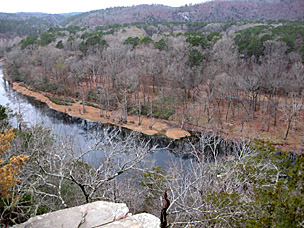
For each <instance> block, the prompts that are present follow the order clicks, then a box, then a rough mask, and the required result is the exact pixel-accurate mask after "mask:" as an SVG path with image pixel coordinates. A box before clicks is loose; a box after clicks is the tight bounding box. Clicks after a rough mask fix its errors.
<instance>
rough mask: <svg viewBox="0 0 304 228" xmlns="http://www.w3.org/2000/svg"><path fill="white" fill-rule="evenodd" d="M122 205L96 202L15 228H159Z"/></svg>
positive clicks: (151, 217)
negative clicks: (131, 213)
mask: <svg viewBox="0 0 304 228" xmlns="http://www.w3.org/2000/svg"><path fill="white" fill-rule="evenodd" d="M128 212H129V208H128V207H127V205H126V204H124V203H111V202H105V201H97V202H94V203H89V204H85V205H81V206H78V207H72V208H68V209H64V210H59V211H55V212H51V213H48V214H44V215H39V216H36V217H33V218H30V219H29V220H28V221H27V222H25V223H22V224H19V225H15V226H14V227H15V228H21V227H22V228H49V227H52V228H57V227H58V228H93V227H94V228H97V227H105V228H124V227H126V228H127V227H128V228H159V225H160V221H159V219H158V218H157V217H155V216H154V215H151V214H147V213H142V214H137V215H130V214H128Z"/></svg>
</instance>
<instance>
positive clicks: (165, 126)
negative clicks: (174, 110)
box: [12, 82, 190, 139]
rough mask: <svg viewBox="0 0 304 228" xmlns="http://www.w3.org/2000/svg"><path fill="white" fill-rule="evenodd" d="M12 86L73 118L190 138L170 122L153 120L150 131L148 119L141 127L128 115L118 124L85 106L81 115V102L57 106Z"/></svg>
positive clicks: (145, 118)
mask: <svg viewBox="0 0 304 228" xmlns="http://www.w3.org/2000/svg"><path fill="white" fill-rule="evenodd" d="M12 85H13V89H14V90H15V91H17V92H19V93H21V94H23V95H26V96H30V97H33V98H35V99H36V100H39V101H41V102H43V103H45V104H47V105H48V107H49V108H50V109H53V110H56V111H59V112H63V113H66V114H68V115H70V116H73V117H78V118H82V119H86V120H89V121H95V122H100V123H103V124H104V123H107V124H112V125H116V126H120V127H123V128H127V129H130V130H134V131H138V132H141V133H144V134H147V135H165V136H167V137H169V138H173V139H180V138H184V137H186V136H190V133H189V132H188V131H185V130H183V129H181V128H179V127H178V126H177V125H176V124H174V123H171V122H170V121H163V120H158V119H153V126H152V129H150V128H149V126H150V125H151V124H150V121H151V119H150V118H147V117H145V116H142V117H141V118H143V120H142V122H141V125H140V126H138V124H137V123H138V116H134V115H130V116H128V123H119V122H118V121H117V120H115V119H114V120H113V118H109V119H108V118H105V116H106V113H105V111H104V110H100V109H98V108H95V107H91V106H86V107H85V108H86V112H85V113H83V111H82V104H81V101H76V102H75V103H72V104H71V106H69V107H67V106H65V105H57V104H55V103H53V102H52V101H50V99H49V98H48V97H46V96H45V95H46V94H43V93H40V92H35V91H31V90H29V89H28V88H26V87H24V86H21V84H20V83H17V82H14V83H13V84H12Z"/></svg>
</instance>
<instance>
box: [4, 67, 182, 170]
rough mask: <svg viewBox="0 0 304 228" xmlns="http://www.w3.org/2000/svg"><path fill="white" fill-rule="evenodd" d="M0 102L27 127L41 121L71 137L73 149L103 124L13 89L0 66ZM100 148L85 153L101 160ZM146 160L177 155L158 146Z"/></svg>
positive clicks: (163, 162)
mask: <svg viewBox="0 0 304 228" xmlns="http://www.w3.org/2000/svg"><path fill="white" fill-rule="evenodd" d="M0 104H1V105H3V106H6V105H8V107H9V108H10V109H11V110H13V112H14V113H18V114H22V122H23V123H25V124H26V125H27V126H28V127H32V126H36V125H42V126H43V127H46V128H49V129H50V130H51V131H52V132H53V133H55V134H58V135H59V136H60V137H65V138H69V139H71V140H73V143H74V145H75V148H76V149H79V150H82V151H84V150H86V149H87V145H88V144H90V143H92V140H93V136H94V137H95V136H96V132H102V128H103V126H102V125H100V124H96V123H94V122H90V121H86V120H82V119H79V118H74V117H71V116H68V115H66V114H64V113H60V112H57V111H54V110H51V109H49V108H48V107H47V105H45V104H43V103H41V102H39V101H36V100H35V99H33V98H29V97H26V96H23V95H21V94H19V93H17V92H15V91H14V90H12V88H11V86H10V85H9V84H8V82H5V81H4V80H3V73H2V69H1V66H0ZM18 122H19V121H18V119H17V118H16V117H15V118H14V119H13V120H12V125H13V127H15V128H17V127H18ZM102 157H103V152H102V151H100V150H98V151H94V153H90V155H87V156H86V160H87V161H88V162H90V163H94V162H95V161H100V159H102ZM149 160H155V161H156V163H155V164H156V165H160V166H163V167H165V166H166V165H167V162H168V161H172V160H173V161H177V160H180V158H179V157H178V156H177V155H176V154H172V153H170V152H169V151H168V150H159V151H157V152H154V153H151V154H150V155H149Z"/></svg>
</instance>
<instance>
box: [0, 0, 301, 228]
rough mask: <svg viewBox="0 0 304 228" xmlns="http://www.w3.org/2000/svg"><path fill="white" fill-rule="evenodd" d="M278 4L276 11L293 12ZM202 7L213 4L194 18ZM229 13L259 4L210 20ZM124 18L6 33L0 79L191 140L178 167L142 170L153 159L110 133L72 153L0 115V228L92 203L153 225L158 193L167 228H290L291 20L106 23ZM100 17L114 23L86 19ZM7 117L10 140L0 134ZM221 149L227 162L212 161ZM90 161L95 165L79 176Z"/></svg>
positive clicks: (295, 148) (296, 201)
mask: <svg viewBox="0 0 304 228" xmlns="http://www.w3.org/2000/svg"><path fill="white" fill-rule="evenodd" d="M288 3H292V4H289V5H290V7H291V8H290V10H291V9H292V10H294V8H292V7H293V6H296V4H302V3H301V2H299V1H290V2H288ZM213 4H218V5H220V3H219V2H209V3H206V4H202V5H199V6H201V7H207V6H210V7H211V6H212V5H213ZM229 4H230V5H229ZM234 4H237V6H240V5H241V6H244V7H245V6H246V7H248V4H251V6H258V5H264V4H265V3H263V1H255V2H254V3H252V2H242V1H240V2H239V1H237V2H235V1H233V2H224V4H223V5H221V6H220V7H217V8H215V9H218V10H219V9H222V8H221V7H224V8H225V7H226V6H227V5H228V6H231V5H234ZM267 4H268V5H269V7H270V5H271V4H277V5H280V6H281V7H283V6H286V1H271V3H269V2H268V3H267ZM293 4H294V5H293ZM264 6H265V5H264ZM298 6H299V5H298ZM300 6H301V5H300ZM138 7H139V8H140V9H141V11H140V15H145V17H146V16H149V15H148V14H145V10H143V9H149V8H150V7H151V8H153V7H160V8H162V10H163V11H162V10H159V11H155V12H156V13H157V14H161V13H162V12H163V14H165V12H166V11H165V9H166V10H171V11H172V12H173V14H172V15H175V14H174V13H176V12H177V10H181V9H185V8H190V9H195V6H185V7H181V8H178V9H172V8H169V7H164V6H138ZM196 8H197V9H198V8H199V7H196ZM253 8H254V7H253ZM131 9H136V7H122V8H113V9H108V10H105V11H103V10H102V11H96V12H90V13H85V14H77V15H75V16H72V17H66V18H67V19H62V18H61V17H57V16H56V17H55V16H54V18H55V19H56V18H57V19H58V20H61V22H60V23H62V24H59V23H57V22H56V23H55V24H52V23H51V24H47V23H49V22H47V23H46V24H44V22H43V23H42V24H40V23H41V22H39V23H37V24H35V23H36V22H35V23H34V25H33V27H35V28H37V27H36V26H38V27H39V26H40V25H43V26H44V25H46V26H47V28H43V29H42V30H39V31H38V30H37V32H30V33H28V34H25V33H22V34H21V33H20V34H18V32H17V34H16V30H7V28H9V27H6V28H5V29H6V30H5V31H12V32H8V33H5V34H7V37H6V40H5V41H3V40H4V39H2V43H0V44H1V45H0V51H1V56H5V57H6V58H7V59H6V61H5V65H4V67H3V70H4V75H5V78H6V79H7V80H9V81H11V82H15V83H20V84H21V85H22V86H24V87H27V88H28V89H30V90H32V91H39V92H41V93H42V94H44V95H45V96H47V97H48V98H49V99H50V100H51V101H52V102H54V103H57V104H61V105H65V106H66V107H67V110H68V107H69V106H70V105H71V104H72V103H74V102H79V103H80V104H81V105H82V108H81V110H79V112H80V113H85V112H86V108H87V107H88V106H93V107H95V108H97V109H100V110H103V112H102V111H100V118H101V119H109V120H111V121H112V122H115V123H117V125H119V124H122V123H123V124H129V123H130V118H129V117H130V115H136V116H137V119H138V121H137V122H136V123H135V124H137V125H141V124H142V122H141V121H142V119H143V117H145V118H150V119H151V121H150V125H149V126H148V127H149V128H151V129H153V127H154V126H153V125H154V120H155V119H160V120H169V121H171V123H173V124H174V125H176V126H178V127H180V128H185V129H187V130H196V132H197V135H198V136H197V137H198V138H197V139H198V142H197V141H195V142H194V141H191V139H190V138H189V141H188V142H187V143H188V145H190V148H192V149H191V152H190V154H189V157H191V159H189V160H187V162H183V161H181V162H180V163H176V162H175V163H173V162H171V161H168V163H167V164H168V165H167V166H166V167H158V166H155V163H154V162H153V161H151V159H149V154H150V153H154V152H157V151H158V150H160V149H162V148H159V147H158V145H154V144H152V143H151V142H149V140H148V141H147V139H146V138H145V137H144V138H142V137H140V134H139V133H136V132H131V133H130V134H126V135H124V136H122V135H121V134H120V131H119V130H118V129H115V128H108V129H99V131H95V132H94V133H92V135H90V137H91V139H92V140H89V141H88V142H87V143H88V145H87V146H86V147H85V148H78V147H77V146H75V145H76V144H75V142H74V140H73V138H72V136H71V138H69V137H65V138H64V137H58V136H56V135H54V134H52V132H50V130H48V129H44V128H43V127H41V126H31V127H29V126H28V127H26V126H23V125H22V124H21V123H22V115H20V114H22V112H20V113H18V114H14V113H12V112H10V110H9V108H8V107H3V106H0V120H1V122H0V127H1V128H0V133H1V134H0V170H1V172H0V193H1V201H0V213H1V217H0V219H1V220H0V221H1V222H0V223H1V225H0V226H4V227H5V226H6V225H7V224H10V225H12V224H14V223H20V222H23V221H25V220H27V219H28V218H29V217H32V216H35V215H37V214H43V213H47V212H50V211H54V210H58V209H62V208H67V207H72V206H75V205H80V204H83V203H88V202H92V201H95V200H109V201H114V202H125V203H127V204H128V207H129V208H130V209H131V212H132V213H138V212H149V213H152V214H155V215H156V216H159V215H160V211H161V209H162V207H161V203H160V197H161V196H163V194H164V192H165V191H166V192H167V193H168V197H169V199H170V201H171V205H170V207H169V208H168V210H167V212H168V216H167V219H168V223H169V224H171V226H170V227H303V225H304V217H303V214H304V201H303V195H304V192H303V189H304V186H303V184H304V180H303V177H304V175H303V164H304V162H303V156H302V150H303V143H304V142H303V132H304V119H303V118H304V113H303V105H304V99H303V89H304V66H303V63H304V23H303V21H287V20H256V21H242V20H239V21H217V22H206V21H198V22H195V21H194V19H193V18H195V17H194V16H193V15H195V14H185V13H184V12H183V13H180V14H178V13H176V15H177V16H178V17H182V18H184V19H183V20H186V19H187V18H192V19H191V20H192V21H175V22H167V21H166V20H163V19H162V18H161V17H160V16H159V18H158V20H163V21H162V22H156V21H155V19H153V18H152V17H149V20H148V19H147V20H148V21H146V20H141V19H138V21H137V20H135V21H132V20H131V21H129V19H128V18H127V17H128V15H129V14H124V15H125V16H126V18H124V20H125V21H123V22H121V21H116V23H117V24H113V23H112V22H113V20H114V19H113V18H118V17H115V15H116V13H118V12H120V11H121V10H131ZM229 9H231V8H229ZM237 9H240V8H237ZM264 9H265V10H267V7H264ZM298 10H299V11H301V10H303V7H302V8H301V7H299V8H298ZM194 11H195V10H194ZM102 12H104V13H105V14H108V15H110V16H111V15H112V16H113V15H114V16H113V18H111V17H110V16H109V17H108V21H107V17H105V18H103V19H100V17H99V16H100V15H102ZM191 12H192V11H191ZM221 12H223V11H219V12H218V13H219V14H220V13H221ZM264 12H265V11H264ZM271 12H272V14H267V15H273V14H274V13H275V12H277V11H271ZM286 12H290V11H286ZM94 15H95V16H94ZM120 15H121V14H120ZM168 15H169V14H168ZM197 15H202V14H200V13H199V12H197ZM222 15H223V16H224V15H225V14H224V13H222ZM238 15H239V14H238ZM249 15H250V14H249ZM303 15H304V14H302V16H303ZM6 16H7V15H6ZM40 16H41V15H40ZM44 16H45V15H42V16H41V17H44ZM133 16H134V17H136V16H139V15H138V14H133ZM60 18H61V19H60ZM85 18H91V19H92V18H93V19H94V20H93V19H92V21H93V22H94V23H93V22H92V23H89V22H88V21H90V20H91V19H90V20H87V19H85ZM215 18H217V17H215ZM261 18H262V19H265V18H263V17H260V16H259V19H261ZM279 18H281V16H279ZM279 18H272V19H279ZM287 18H288V17H287ZM55 19H54V20H55ZM150 19H151V20H150ZM246 19H248V18H246ZM253 19H255V18H253ZM291 19H301V18H291ZM14 20H15V19H14ZM42 20H44V19H43V18H42ZM78 20H79V21H82V22H84V23H83V24H82V23H78ZM99 20H101V21H99ZM168 20H172V21H174V18H173V19H171V18H169V19H168ZM187 20H188V19H187ZM195 20H202V18H197V19H195ZM220 20H228V18H221V19H220ZM10 23H12V24H11V25H14V23H15V22H14V21H10V22H9V23H6V24H10ZM1 25H2V24H1ZM63 25H66V26H63ZM21 27H22V26H21ZM1 28H2V27H1ZM26 31H27V29H26ZM29 31H30V30H29ZM33 31H34V30H33ZM24 35H28V36H24ZM13 118H15V119H16V120H17V121H20V124H21V125H19V126H22V127H21V128H20V129H19V130H17V129H11V125H10V121H11V120H12V119H13ZM130 124H131V123H130ZM132 124H134V123H132ZM10 129H11V130H10ZM206 132H208V134H205V133H206ZM227 137H228V138H229V137H230V139H231V138H233V139H234V141H233V143H231V142H230V143H231V144H229V142H228V141H226V139H227ZM259 139H260V140H259ZM227 144H229V148H230V149H229V151H222V150H221V149H220V148H222V146H223V145H227ZM274 144H275V145H276V146H278V145H279V146H282V147H283V148H284V150H285V151H287V152H280V150H279V149H278V148H277V147H275V146H274ZM284 146H287V147H284ZM226 148H227V147H226ZM94 151H102V152H103V153H104V157H103V159H100V160H99V161H96V163H94V164H88V163H87V160H86V157H88V156H90V154H91V153H94ZM290 152H296V153H290ZM134 180H137V181H134ZM138 196H140V197H138Z"/></svg>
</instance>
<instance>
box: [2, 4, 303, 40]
mask: <svg viewBox="0 0 304 228" xmlns="http://www.w3.org/2000/svg"><path fill="white" fill-rule="evenodd" d="M279 19H285V20H303V19H304V1H302V0H271V1H266V0H255V1H246V0H233V1H229V0H228V1H222V0H218V1H209V2H205V3H201V4H196V5H189V6H188V5H185V6H182V7H169V6H164V5H138V6H132V7H114V8H108V9H102V10H94V11H90V12H85V13H67V14H60V15H59V14H45V13H16V14H12V13H0V34H2V35H5V36H10V37H11V36H14V35H19V36H24V35H33V34H39V33H42V32H44V31H46V30H47V29H48V28H50V27H52V26H71V25H73V26H75V25H77V26H96V25H110V24H122V23H131V22H173V21H174V22H185V21H189V22H197V21H231V20H279Z"/></svg>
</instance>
